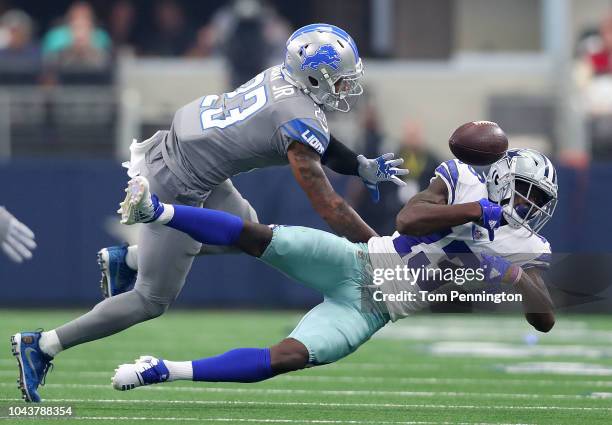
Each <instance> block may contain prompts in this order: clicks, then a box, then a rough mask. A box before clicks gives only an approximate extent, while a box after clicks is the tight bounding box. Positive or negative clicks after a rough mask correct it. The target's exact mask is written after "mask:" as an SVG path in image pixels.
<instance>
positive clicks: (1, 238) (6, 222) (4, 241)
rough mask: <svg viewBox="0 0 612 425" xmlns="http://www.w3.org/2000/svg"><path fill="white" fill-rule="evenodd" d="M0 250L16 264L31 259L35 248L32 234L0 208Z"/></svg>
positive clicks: (27, 228) (26, 227)
mask: <svg viewBox="0 0 612 425" xmlns="http://www.w3.org/2000/svg"><path fill="white" fill-rule="evenodd" d="M0 248H2V251H4V253H5V254H6V255H7V256H8V257H9V258H10V259H11V260H13V261H14V262H16V263H22V262H23V261H24V260H29V259H30V258H32V250H33V249H35V248H36V242H34V233H33V232H32V231H31V230H30V228H29V227H28V226H26V225H25V224H23V223H21V222H20V221H19V220H17V219H16V218H15V217H13V215H12V214H11V213H10V212H8V211H7V210H6V209H5V208H4V207H0Z"/></svg>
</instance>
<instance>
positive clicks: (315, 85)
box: [308, 76, 319, 87]
mask: <svg viewBox="0 0 612 425" xmlns="http://www.w3.org/2000/svg"><path fill="white" fill-rule="evenodd" d="M308 81H310V84H311V85H312V86H313V87H319V81H318V80H317V79H316V78H314V77H310V76H309V77H308Z"/></svg>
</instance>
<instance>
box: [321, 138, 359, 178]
mask: <svg viewBox="0 0 612 425" xmlns="http://www.w3.org/2000/svg"><path fill="white" fill-rule="evenodd" d="M321 164H323V165H325V166H326V167H327V168H329V169H330V170H333V171H335V172H336V173H338V174H344V175H345V176H358V175H359V161H357V154H356V153H355V152H353V151H352V150H351V149H350V148H349V147H347V146H346V145H345V144H344V143H342V142H340V141H339V140H338V139H336V138H335V137H334V135H333V134H331V135H330V136H329V146H327V150H326V151H325V153H324V154H323V156H322V157H321Z"/></svg>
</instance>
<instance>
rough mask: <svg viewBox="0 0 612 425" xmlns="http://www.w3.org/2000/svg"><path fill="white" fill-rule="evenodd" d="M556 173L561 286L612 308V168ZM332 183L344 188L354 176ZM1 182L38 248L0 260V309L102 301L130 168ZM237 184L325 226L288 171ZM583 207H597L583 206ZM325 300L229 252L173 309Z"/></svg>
mask: <svg viewBox="0 0 612 425" xmlns="http://www.w3.org/2000/svg"><path fill="white" fill-rule="evenodd" d="M559 176H560V184H559V187H560V188H561V192H560V195H559V199H560V202H559V205H558V209H557V211H556V212H555V216H554V218H553V219H552V221H551V222H550V223H549V224H548V225H547V226H546V227H545V229H544V236H545V237H546V238H547V239H548V240H549V241H550V242H551V244H552V247H553V251H555V252H558V253H568V252H571V253H573V254H572V255H573V256H574V260H573V262H570V264H569V265H568V263H567V262H565V266H566V267H564V268H563V271H562V272H561V273H557V274H556V277H555V283H556V284H557V286H559V287H563V286H564V284H565V283H564V281H566V280H567V281H570V280H573V279H579V281H580V282H581V288H583V289H584V292H585V293H588V294H590V295H594V294H595V296H596V297H597V299H599V302H590V301H592V299H590V298H589V299H588V302H586V303H584V302H576V303H574V304H580V305H581V306H582V307H581V309H582V311H595V310H597V311H609V308H610V307H612V291H611V289H612V288H610V281H612V279H610V277H611V276H612V272H610V271H609V270H608V268H609V267H611V265H612V261H610V260H612V255H610V249H609V246H610V242H609V236H610V235H612V222H611V221H610V220H609V217H608V214H609V213H608V211H611V210H612V199H611V198H610V197H607V196H602V195H601V194H605V193H608V192H609V186H608V184H607V182H609V181H612V168H611V167H609V166H605V165H601V166H599V165H597V164H595V165H593V166H592V167H591V168H590V169H588V170H587V171H584V172H577V171H575V170H573V169H566V168H560V169H559ZM331 177H332V183H333V184H334V186H335V187H336V188H337V190H338V191H339V192H343V188H344V187H345V186H346V183H347V179H346V178H345V177H341V176H337V175H333V176H331ZM0 181H1V182H2V186H1V187H2V189H0V199H1V200H2V204H3V205H6V206H8V207H9V208H10V209H11V211H12V212H13V213H14V214H15V215H16V216H17V217H19V218H20V219H21V220H23V222H24V223H28V225H29V226H30V227H31V228H32V229H33V230H34V231H35V232H36V236H37V242H38V244H39V248H38V249H37V251H36V255H35V257H34V259H33V260H32V261H31V262H30V263H29V264H28V265H27V267H23V266H21V267H20V266H18V265H14V264H12V263H10V262H9V261H8V260H6V258H4V257H3V256H2V257H0V285H2V286H1V287H2V296H1V297H0V306H2V307H27V306H32V307H34V306H47V307H51V306H53V307H60V306H61V307H85V306H90V305H92V304H94V303H96V302H97V301H99V299H100V292H99V289H98V284H97V282H98V281H99V273H98V270H97V266H96V262H95V258H96V252H97V250H98V249H99V248H101V247H104V246H108V245H114V244H117V243H118V242H120V241H118V240H117V239H115V238H114V237H113V236H112V235H111V234H109V233H108V231H107V227H106V225H105V223H108V222H109V221H111V220H113V219H115V218H116V215H115V210H116V205H117V203H118V202H119V201H120V200H121V198H122V193H123V192H122V188H123V187H124V184H125V181H126V175H125V173H124V170H123V169H122V168H120V166H119V165H118V164H117V163H116V162H115V161H110V160H109V161H105V160H104V161H103V160H79V161H73V160H68V159H65V160H59V159H54V161H52V162H51V161H46V160H44V159H30V158H28V159H25V158H20V159H13V160H12V161H11V163H8V164H0ZM234 182H235V184H236V186H237V187H238V188H239V190H240V191H241V192H242V193H243V194H244V196H245V197H246V198H247V199H249V200H250V201H251V203H252V204H253V206H254V207H255V208H256V210H257V212H258V214H259V217H260V220H261V221H262V222H265V223H282V224H293V225H305V226H311V227H316V228H321V229H326V228H327V227H326V225H325V224H324V223H323V222H322V221H321V220H320V219H319V218H318V217H317V215H316V214H314V213H313V212H312V210H311V207H310V205H309V204H308V201H307V199H306V197H305V195H304V194H303V192H302V191H301V190H300V189H299V187H298V186H297V184H296V183H295V181H294V179H293V178H292V177H291V173H290V170H289V169H288V168H287V167H277V168H271V169H265V170H257V171H254V172H252V173H249V174H248V176H247V175H240V176H237V177H236V178H235V179H234ZM580 198H583V199H580ZM576 205H587V206H592V205H597V208H588V209H584V210H581V209H577V207H576ZM389 219H390V220H393V219H394V217H389ZM576 253H582V254H584V255H579V254H576ZM589 253H591V254H589ZM594 253H596V254H594ZM568 286H569V285H568ZM573 287H574V288H575V284H574V286H573ZM318 301H319V296H318V295H317V294H315V293H313V292H312V291H310V290H308V289H306V288H303V287H301V286H300V285H297V284H294V283H290V282H287V278H285V277H284V276H282V275H281V274H279V273H277V272H276V271H274V270H271V269H269V268H267V267H265V266H264V265H263V264H260V263H259V262H258V261H257V260H255V259H252V258H249V257H247V256H242V255H223V256H208V257H200V258H198V259H196V261H195V263H194V267H193V269H192V272H191V274H190V276H189V278H188V281H187V283H186V285H185V288H184V290H183V292H182V293H181V295H180V296H179V298H178V300H177V302H176V305H177V306H182V307H215V308H228V307H230V308H244V307H253V308H287V309H291V308H305V307H309V306H312V305H313V304H315V303H317V302H318ZM606 309H607V310H606Z"/></svg>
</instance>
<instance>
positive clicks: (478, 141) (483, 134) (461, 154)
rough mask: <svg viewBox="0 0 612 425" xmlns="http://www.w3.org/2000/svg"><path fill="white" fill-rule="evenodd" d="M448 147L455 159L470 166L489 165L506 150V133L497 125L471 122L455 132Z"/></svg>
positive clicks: (486, 122)
mask: <svg viewBox="0 0 612 425" xmlns="http://www.w3.org/2000/svg"><path fill="white" fill-rule="evenodd" d="M448 146H449V147H450V150H451V152H452V153H453V155H455V157H456V158H457V159H459V160H460V161H463V162H465V163H466V164H470V165H489V164H492V163H494V162H495V161H497V160H498V159H500V158H501V157H502V156H503V155H504V153H506V150H508V138H507V137H506V133H504V131H503V130H502V129H501V128H500V126H499V125H497V123H494V122H491V121H472V122H468V123H465V124H463V125H462V126H461V127H459V128H458V129H456V130H455V132H454V133H453V134H452V135H451V137H450V139H449V140H448Z"/></svg>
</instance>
